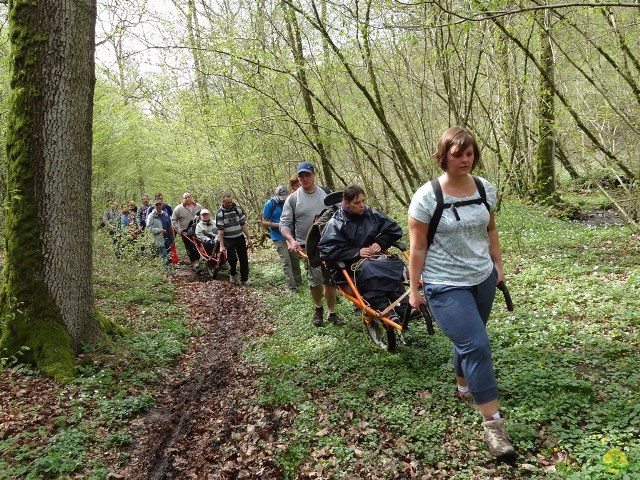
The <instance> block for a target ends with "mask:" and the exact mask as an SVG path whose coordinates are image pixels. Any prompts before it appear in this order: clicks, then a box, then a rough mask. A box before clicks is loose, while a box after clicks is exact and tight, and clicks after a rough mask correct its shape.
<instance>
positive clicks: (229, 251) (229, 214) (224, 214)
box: [216, 193, 253, 285]
mask: <svg viewBox="0 0 640 480" xmlns="http://www.w3.org/2000/svg"><path fill="white" fill-rule="evenodd" d="M216 227H217V228H218V241H219V242H220V253H221V254H226V256H227V261H228V262H229V280H231V283H233V284H234V285H237V284H238V273H237V272H238V271H237V269H236V268H237V265H238V262H240V283H241V284H242V285H246V284H247V283H248V282H249V253H248V252H247V245H248V246H251V245H252V244H253V242H252V240H251V234H250V233H249V226H248V225H247V216H246V215H245V213H244V211H243V210H242V208H240V207H239V206H238V205H236V204H235V203H234V202H233V197H232V196H231V194H229V193H225V194H224V195H223V196H222V205H220V208H219V209H218V212H217V213H216ZM245 236H246V238H247V240H246V243H245Z"/></svg>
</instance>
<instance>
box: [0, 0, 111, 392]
mask: <svg viewBox="0 0 640 480" xmlns="http://www.w3.org/2000/svg"><path fill="white" fill-rule="evenodd" d="M95 19H96V3H95V0H63V1H60V0H40V1H38V2H33V1H30V0H10V2H9V23H10V38H11V42H12V51H11V61H12V74H11V98H10V110H9V115H8V122H7V156H8V192H7V200H6V205H5V212H6V217H5V230H4V231H5V266H4V278H3V285H2V292H1V300H2V303H1V317H0V325H2V337H1V339H0V352H4V353H7V354H9V355H11V354H13V353H15V352H16V351H18V350H19V349H20V348H21V347H22V346H27V347H29V350H28V351H27V352H26V353H25V356H24V359H25V360H27V361H30V362H32V363H34V364H35V365H36V366H37V367H39V368H40V370H41V371H43V373H45V374H47V375H49V376H52V377H54V378H56V379H58V380H60V381H65V380H68V379H70V378H72V377H73V374H74V354H75V353H78V352H79V351H80V348H81V346H82V345H83V344H85V343H87V342H91V341H94V340H96V339H97V338H98V337H99V336H100V328H99V323H98V320H97V318H96V314H95V312H94V302H93V289H92V279H91V270H92V269H91V265H92V229H91V131H92V114H93V87H94V83H95V74H94V37H95ZM3 349H6V350H3ZM3 356H4V354H3Z"/></svg>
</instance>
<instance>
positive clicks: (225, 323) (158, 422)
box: [110, 270, 292, 480]
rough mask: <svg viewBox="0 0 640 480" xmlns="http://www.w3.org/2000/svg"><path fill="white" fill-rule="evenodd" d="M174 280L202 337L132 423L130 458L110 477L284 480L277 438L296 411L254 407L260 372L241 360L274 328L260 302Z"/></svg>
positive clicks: (211, 285) (224, 287)
mask: <svg viewBox="0 0 640 480" xmlns="http://www.w3.org/2000/svg"><path fill="white" fill-rule="evenodd" d="M173 283H174V286H175V290H176V298H181V299H184V300H186V303H187V304H188V308H189V312H190V316H191V318H192V321H193V322H194V323H195V324H197V326H199V327H201V328H202V329H203V334H202V335H201V336H199V337H193V339H194V343H193V344H192V346H191V348H190V350H189V351H188V352H187V353H186V354H185V355H182V356H181V357H180V358H179V359H178V363H177V365H176V367H175V368H174V369H173V371H172V373H171V375H170V376H169V377H168V378H167V379H166V384H165V386H164V388H163V389H162V390H161V391H160V392H159V393H158V395H157V403H156V406H155V407H154V408H153V409H152V410H151V411H149V412H148V413H146V414H144V415H142V416H141V417H139V418H138V419H136V420H135V421H134V422H133V423H132V425H131V429H132V431H131V433H132V436H133V442H132V444H131V447H130V455H131V457H130V461H129V462H128V464H127V465H126V466H125V467H124V468H120V469H115V470H114V471H113V473H112V474H111V476H110V477H111V478H121V479H128V480H129V479H169V478H184V479H190V478H193V479H208V480H216V479H228V478H282V472H281V471H280V469H279V467H278V466H277V464H276V462H275V461H274V455H273V454H274V451H276V450H277V449H282V448H284V446H283V445H280V444H278V433H279V429H280V428H281V427H283V426H286V425H288V424H289V422H290V420H291V417H292V414H291V413H290V412H287V411H285V410H268V409H266V408H264V407H262V406H259V405H257V404H256V402H255V401H254V400H255V398H256V396H257V394H258V385H257V382H258V375H259V372H258V371H257V370H256V367H255V365H248V364H247V363H245V361H244V360H243V357H242V355H241V352H242V349H243V348H244V347H245V346H246V342H247V339H250V338H255V337H258V336H261V335H265V334H268V333H269V332H270V329H271V328H272V327H271V325H270V323H269V321H268V319H267V318H266V317H265V316H264V314H262V313H261V312H262V311H263V310H262V309H261V308H260V297H259V296H258V295H257V294H256V293H255V292H253V291H252V290H250V289H247V288H246V287H240V286H235V285H232V284H230V283H229V282H228V281H226V280H209V281H206V282H205V281H198V279H197V278H196V277H195V276H194V275H192V274H191V273H190V272H189V271H184V270H182V271H179V272H178V274H177V275H175V276H174V278H173ZM258 443H259V444H260V445H258Z"/></svg>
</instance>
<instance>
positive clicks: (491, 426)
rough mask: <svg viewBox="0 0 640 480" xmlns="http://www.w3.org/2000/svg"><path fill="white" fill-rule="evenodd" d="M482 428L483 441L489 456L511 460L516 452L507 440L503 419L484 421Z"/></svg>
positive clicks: (507, 435)
mask: <svg viewBox="0 0 640 480" xmlns="http://www.w3.org/2000/svg"><path fill="white" fill-rule="evenodd" d="M482 426H483V427H484V441H485V443H486V444H487V447H488V448H489V452H490V453H491V455H493V456H494V457H496V458H499V459H501V460H508V459H512V458H513V457H514V456H515V454H516V452H515V450H514V449H513V445H511V441H510V440H509V434H508V433H507V431H506V430H505V429H504V418H498V419H497V420H485V421H484V422H483V423H482Z"/></svg>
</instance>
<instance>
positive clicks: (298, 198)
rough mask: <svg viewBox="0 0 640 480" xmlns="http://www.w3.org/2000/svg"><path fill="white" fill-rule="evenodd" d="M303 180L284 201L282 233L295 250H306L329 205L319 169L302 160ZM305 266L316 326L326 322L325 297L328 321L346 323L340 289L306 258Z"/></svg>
mask: <svg viewBox="0 0 640 480" xmlns="http://www.w3.org/2000/svg"><path fill="white" fill-rule="evenodd" d="M296 174H297V175H298V179H299V180H300V188H298V189H297V190H296V191H295V192H293V193H292V194H291V195H289V197H288V198H287V200H286V201H285V202H284V207H283V208H282V216H281V217H280V232H281V233H282V235H283V236H284V238H285V240H286V241H287V246H288V247H289V250H290V251H292V252H299V251H301V250H303V249H304V244H305V241H306V238H307V233H308V232H309V229H310V228H311V225H313V222H314V221H315V219H316V217H317V216H318V215H320V213H322V211H323V210H324V209H325V208H326V206H325V204H324V198H325V197H326V196H327V192H325V191H324V189H322V188H320V187H318V186H317V185H316V170H315V168H314V166H313V165H312V164H311V163H309V162H302V163H300V164H299V165H298V168H297V169H296ZM304 266H305V269H306V270H307V279H308V280H309V289H310V290H311V298H312V299H313V303H314V305H315V307H316V308H315V312H314V314H313V320H312V321H313V324H314V325H315V326H316V327H319V326H321V325H322V322H323V317H324V308H323V307H322V297H323V294H324V297H325V298H326V300H327V310H328V311H329V316H328V320H329V321H330V322H332V323H334V324H335V325H342V324H343V323H344V321H343V320H342V319H341V318H340V317H338V315H337V314H336V312H335V308H336V288H335V287H333V286H331V285H325V284H324V275H323V273H322V269H321V268H320V267H317V268H313V267H311V266H310V265H309V262H308V261H307V260H306V259H305V261H304Z"/></svg>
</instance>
